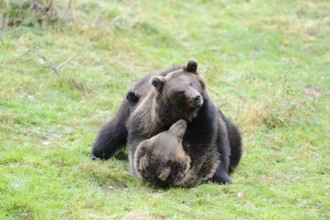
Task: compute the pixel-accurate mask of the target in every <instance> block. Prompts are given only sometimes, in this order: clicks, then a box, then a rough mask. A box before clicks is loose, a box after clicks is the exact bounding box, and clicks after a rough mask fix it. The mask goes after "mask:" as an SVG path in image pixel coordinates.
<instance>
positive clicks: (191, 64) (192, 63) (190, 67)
mask: <svg viewBox="0 0 330 220" xmlns="http://www.w3.org/2000/svg"><path fill="white" fill-rule="evenodd" d="M197 67H198V63H197V61H196V60H189V61H188V62H187V65H186V66H185V67H183V69H184V70H185V71H187V72H189V73H195V74H197Z"/></svg>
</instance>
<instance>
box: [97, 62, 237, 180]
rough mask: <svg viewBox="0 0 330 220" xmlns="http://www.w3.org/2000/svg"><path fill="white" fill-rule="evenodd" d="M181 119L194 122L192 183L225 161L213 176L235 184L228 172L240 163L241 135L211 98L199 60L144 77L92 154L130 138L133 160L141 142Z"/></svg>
mask: <svg viewBox="0 0 330 220" xmlns="http://www.w3.org/2000/svg"><path fill="white" fill-rule="evenodd" d="M150 81H151V83H150ZM132 97H133V98H132ZM128 118H129V120H128ZM179 119H184V120H186V121H187V122H188V125H187V131H186V133H185V135H184V138H183V147H184V149H185V151H186V152H187V154H188V155H189V156H190V157H191V164H190V165H191V168H194V170H196V173H195V174H196V176H199V177H200V179H196V178H195V180H194V177H193V175H191V180H190V181H189V182H191V185H196V184H198V183H199V182H200V180H201V179H205V178H208V175H204V176H203V173H207V174H209V171H210V170H213V167H214V165H215V164H217V163H218V161H219V160H220V163H219V165H218V166H217V168H216V170H215V172H214V175H213V176H212V178H211V180H212V181H213V182H216V183H230V182H231V180H230V178H229V176H228V173H229V171H231V170H233V169H234V168H235V167H236V166H237V165H238V163H239V161H240V159H241V155H242V144H241V135H240V132H239V130H238V128H237V126H236V125H235V124H233V123H232V122H230V121H229V120H228V119H227V118H226V117H225V116H224V115H223V114H222V112H221V111H219V110H218V109H217V108H216V107H215V105H214V104H213V102H212V101H211V99H210V97H209V96H208V93H207V91H206V87H205V83H204V81H203V80H202V79H201V77H200V76H199V74H198V73H197V62H195V61H189V62H188V63H187V65H186V66H184V67H179V66H175V67H173V68H172V69H170V70H168V71H164V72H161V73H158V74H151V75H148V76H146V77H144V78H143V79H141V80H140V81H139V82H138V83H137V84H136V85H135V86H134V87H133V89H132V90H131V91H130V92H129V93H128V95H127V98H126V99H125V100H124V101H123V103H122V105H121V107H120V109H119V111H118V112H117V115H116V116H115V117H114V118H113V119H112V120H110V121H109V122H108V123H107V124H106V125H105V126H104V127H103V128H102V129H101V130H100V132H99V135H98V137H97V139H96V141H95V143H94V146H93V150H92V156H93V158H101V159H107V158H109V157H110V156H111V155H113V153H114V152H115V151H116V150H117V149H118V148H119V147H120V146H122V145H124V144H125V143H126V138H127V142H128V145H129V157H130V164H132V162H133V161H132V159H133V156H132V155H134V153H135V151H136V147H137V146H138V144H139V143H140V142H141V141H144V140H146V139H149V138H151V137H153V136H155V135H157V134H158V133H160V132H162V131H165V130H168V129H169V127H170V126H171V125H172V124H173V123H175V122H176V121H178V120H179ZM126 123H127V126H125V125H126ZM194 181H195V182H194Z"/></svg>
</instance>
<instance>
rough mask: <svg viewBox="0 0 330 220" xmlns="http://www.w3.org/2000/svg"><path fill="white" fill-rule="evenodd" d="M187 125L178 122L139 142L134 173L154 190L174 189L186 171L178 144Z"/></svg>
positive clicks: (187, 159) (185, 160) (186, 158)
mask: <svg viewBox="0 0 330 220" xmlns="http://www.w3.org/2000/svg"><path fill="white" fill-rule="evenodd" d="M186 127H187V123H186V122H185V121H184V120H179V121H177V122H176V123H174V124H173V125H172V126H171V127H170V129H169V130H167V131H163V132H161V133H159V134H157V135H156V136H153V137H152V138H150V139H147V140H144V141H142V142H141V143H140V144H139V145H138V146H137V150H136V152H135V158H134V170H135V171H136V172H137V175H138V176H139V177H141V178H142V179H143V180H146V181H147V182H149V183H151V184H152V185H156V186H162V187H166V186H178V185H180V184H181V182H182V181H183V179H184V177H185V176H186V174H187V172H188V171H189V168H190V157H189V156H188V155H187V154H186V153H185V151H184V149H183V146H182V140H183V135H184V133H185V131H186Z"/></svg>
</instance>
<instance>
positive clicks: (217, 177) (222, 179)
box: [211, 173, 232, 184]
mask: <svg viewBox="0 0 330 220" xmlns="http://www.w3.org/2000/svg"><path fill="white" fill-rule="evenodd" d="M211 181H212V182H214V183H217V184H231V183H232V181H231V179H230V177H229V176H228V174H227V173H221V174H217V173H216V174H214V176H213V177H212V178H211Z"/></svg>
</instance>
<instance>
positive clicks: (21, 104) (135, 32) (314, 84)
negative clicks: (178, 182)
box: [0, 0, 330, 219]
mask: <svg viewBox="0 0 330 220" xmlns="http://www.w3.org/2000/svg"><path fill="white" fill-rule="evenodd" d="M15 2H16V1H4V2H3V3H0V4H2V6H3V5H5V6H6V7H2V9H0V10H1V12H0V13H1V14H2V16H0V18H2V22H1V23H0V27H1V32H0V133H1V135H0V154H1V156H0V201H1V203H0V218H1V219H120V218H126V219H134V218H138V217H140V218H145V219H206V218H207V219H219V218H220V219H221V218H223V219H234V218H235V219H236V218H237V219H255V218H261V219H305V218H307V219H310V218H312V219H327V218H330V210H329V207H330V200H329V197H330V193H329V192H330V184H329V179H330V163H329V158H328V156H329V155H330V148H329V145H330V143H329V140H330V136H329V134H330V114H329V108H330V107H329V103H330V74H329V73H330V53H329V51H330V44H329V36H330V14H329V12H330V4H329V3H328V2H327V1H324V0H323V1H322V0H315V1H308V0H300V1H298V0H293V1H286V0H279V1H275V0H269V1H266V0H250V1H243V0H242V1H238V0H235V1H232V0H223V1H215V0H214V1H203V0H199V1H189V2H188V1H147V0H138V1H130V0H127V1H106V0H99V1H92V0H83V1H73V2H72V3H71V6H70V4H68V2H69V1H67V0H58V1H56V0H55V1H53V6H52V7H54V8H55V9H56V10H55V11H57V14H55V17H56V18H57V19H55V20H53V19H47V16H54V14H50V13H48V14H46V15H45V16H44V17H42V18H41V19H44V22H42V23H41V24H40V22H38V21H36V20H33V19H31V16H30V15H32V14H27V15H24V16H25V17H24V16H23V15H22V16H21V17H19V16H16V15H15V8H14V9H13V8H10V7H9V5H12V4H14V3H15ZM10 13H11V14H10ZM10 16H12V17H10ZM13 17H14V18H20V20H17V19H16V20H15V22H14V23H15V24H16V25H18V26H16V27H14V26H12V24H11V25H10V24H9V20H10V19H9V18H11V19H13ZM24 19H25V20H24ZM28 19H30V20H28ZM190 58H194V59H196V60H198V62H199V64H200V65H199V69H200V70H202V72H203V74H202V77H203V78H204V79H205V81H206V83H207V85H208V88H209V93H210V95H211V96H212V98H213V100H214V101H215V102H216V103H217V105H218V106H219V107H220V108H221V109H222V110H223V111H224V112H225V114H226V115H227V116H229V117H230V118H232V119H233V120H234V121H236V122H237V123H238V125H239V127H240V128H241V130H242V133H243V136H244V146H245V152H244V156H243V158H242V162H241V164H240V165H239V167H238V168H237V170H236V171H235V172H234V174H233V175H232V179H233V181H234V183H233V184H232V185H216V184H212V183H208V184H203V185H201V186H198V187H195V188H192V189H180V188H173V189H168V190H161V189H152V188H150V187H148V186H146V185H145V184H143V183H142V182H140V181H138V180H135V179H134V178H132V177H131V176H130V174H129V170H128V162H127V161H125V160H120V159H118V158H111V159H110V160H108V161H92V160H91V159H90V155H89V154H90V150H91V148H92V143H93V141H94V139H95V136H96V134H97V131H98V129H99V128H100V127H101V126H102V124H103V123H104V122H105V121H107V120H108V119H109V118H110V117H111V116H113V115H114V114H115V112H116V110H117V109H118V107H119V105H120V103H121V100H122V98H123V97H124V96H125V93H126V91H127V90H128V89H129V88H130V87H131V86H132V85H133V84H134V82H135V81H136V80H137V79H139V78H140V77H142V76H143V75H144V74H146V73H148V72H152V71H156V70H162V69H164V68H167V67H168V66H170V65H172V64H173V63H177V64H184V63H185V62H186V61H187V60H188V59H190Z"/></svg>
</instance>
